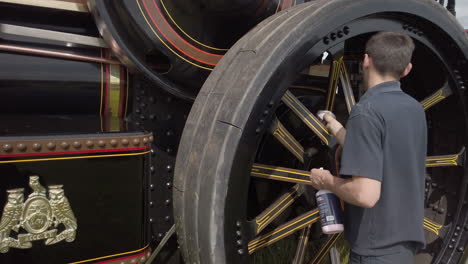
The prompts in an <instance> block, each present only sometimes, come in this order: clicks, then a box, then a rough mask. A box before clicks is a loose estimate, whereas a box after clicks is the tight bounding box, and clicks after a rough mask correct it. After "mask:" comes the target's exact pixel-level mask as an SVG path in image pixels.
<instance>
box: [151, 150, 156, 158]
mask: <svg viewBox="0 0 468 264" xmlns="http://www.w3.org/2000/svg"><path fill="white" fill-rule="evenodd" d="M154 156H156V152H155V151H154V149H151V157H154Z"/></svg>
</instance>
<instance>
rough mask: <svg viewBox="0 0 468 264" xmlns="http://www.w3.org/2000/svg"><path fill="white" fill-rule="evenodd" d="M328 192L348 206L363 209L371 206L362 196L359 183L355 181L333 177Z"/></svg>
mask: <svg viewBox="0 0 468 264" xmlns="http://www.w3.org/2000/svg"><path fill="white" fill-rule="evenodd" d="M328 190H329V191H331V192H333V193H334V194H336V195H337V196H338V197H339V198H340V199H341V200H343V201H345V202H347V203H349V204H352V205H355V206H359V207H365V208H369V207H372V206H373V204H372V203H371V202H369V199H367V197H365V195H364V194H363V190H362V186H361V185H360V182H358V181H357V180H355V179H343V178H339V177H333V182H332V184H331V186H330V187H329V189H328Z"/></svg>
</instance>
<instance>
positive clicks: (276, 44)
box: [174, 0, 468, 264]
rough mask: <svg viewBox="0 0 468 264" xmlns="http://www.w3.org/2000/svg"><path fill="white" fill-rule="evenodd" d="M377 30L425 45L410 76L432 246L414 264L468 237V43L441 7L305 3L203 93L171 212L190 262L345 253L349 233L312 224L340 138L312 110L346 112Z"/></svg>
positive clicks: (448, 259)
mask: <svg viewBox="0 0 468 264" xmlns="http://www.w3.org/2000/svg"><path fill="white" fill-rule="evenodd" d="M378 31H395V32H403V33H406V34H408V35H409V36H411V37H412V38H413V39H414V41H415V43H416V46H417V48H416V52H415V54H414V58H413V64H414V71H413V72H412V73H411V74H410V76H408V77H407V78H405V79H404V80H402V88H403V90H404V91H405V92H406V93H408V94H410V95H411V96H413V97H414V98H416V99H417V100H418V101H420V102H421V104H422V105H423V107H424V108H425V109H426V115H427V122H428V129H429V131H428V133H429V142H428V144H429V145H428V158H427V161H426V164H427V175H426V201H425V206H426V214H425V216H426V218H425V219H424V223H423V227H424V228H425V230H426V231H427V232H426V238H427V243H428V246H427V248H426V249H424V250H422V251H421V252H419V254H418V256H417V259H418V263H458V261H459V260H460V258H461V256H462V254H463V252H464V251H465V249H464V247H463V245H465V244H466V241H467V239H468V227H467V225H466V224H467V217H468V215H467V208H466V206H467V204H466V203H467V202H466V197H467V193H466V185H467V178H466V170H465V145H466V140H467V134H466V133H467V130H466V125H467V124H468V123H467V114H466V110H467V109H466V105H465V97H466V95H465V89H466V81H467V77H468V72H467V67H466V64H467V60H466V58H467V56H468V45H467V43H468V42H467V41H466V40H467V39H466V36H465V33H464V31H463V29H462V28H461V27H460V26H459V25H458V23H457V22H456V21H455V19H454V18H452V17H450V16H449V15H448V13H447V11H446V10H445V9H443V8H442V7H440V6H438V5H437V3H435V2H433V1H416V0H410V1H403V0H395V1H384V0H362V1H351V0H332V1H321V0H318V1H314V2H311V3H306V4H302V5H298V6H296V7H293V8H291V9H288V10H286V11H283V12H280V13H279V14H277V15H275V16H273V17H270V18H269V19H267V20H265V21H264V22H262V23H261V24H259V25H258V26H257V27H256V28H254V29H253V30H252V31H251V32H249V33H248V34H247V35H246V36H244V37H243V38H242V39H241V40H240V41H238V42H237V44H235V46H234V47H233V48H232V49H231V50H230V51H229V52H228V53H227V54H226V56H225V57H224V58H223V59H222V60H221V61H220V63H219V64H218V66H217V67H216V68H215V70H214V71H213V73H212V74H211V75H210V76H209V78H208V80H207V81H206V83H205V85H204V86H203V88H202V90H201V91H200V93H199V94H198V96H197V99H196V101H195V104H194V106H193V107H192V110H191V113H190V116H189V118H188V120H187V123H186V126H185V129H184V134H183V137H182V141H181V144H180V147H179V152H178V157H177V164H176V171H175V180H174V212H175V221H176V228H177V234H178V240H179V243H180V245H181V248H182V252H183V255H184V258H185V260H186V261H187V263H217V264H218V263H246V262H248V261H250V262H252V263H291V262H292V263H322V261H324V260H325V259H327V258H328V257H327V256H328V255H329V252H330V250H331V249H332V248H333V247H334V246H335V245H337V244H339V246H338V251H339V253H341V255H343V256H342V257H344V258H346V256H344V255H346V247H345V246H342V243H341V242H340V241H341V240H342V235H340V234H338V235H332V236H326V235H323V234H321V233H320V231H319V230H320V228H319V224H314V223H316V222H317V221H318V219H319V218H318V211H317V209H316V205H315V199H314V194H315V191H314V190H313V189H312V188H311V187H310V186H308V183H309V179H308V178H309V176H308V175H309V173H308V171H309V170H310V169H311V168H317V167H324V168H328V169H330V170H332V171H334V170H335V171H336V156H335V154H336V151H337V150H336V143H335V142H334V140H333V139H332V138H331V136H330V135H329V133H328V131H327V130H326V129H325V128H324V126H323V125H322V124H321V122H320V121H319V120H318V118H317V117H316V116H315V113H316V112H317V110H320V109H328V110H333V111H334V112H335V113H337V116H338V119H339V120H340V121H342V122H343V123H345V122H346V119H347V115H348V113H349V111H350V110H351V107H352V106H353V105H354V104H355V103H356V102H357V101H358V100H359V96H360V95H361V93H362V91H361V90H362V89H360V85H359V84H360V79H359V78H360V72H359V68H360V67H359V63H360V60H361V57H362V54H363V47H364V45H365V42H366V41H367V39H368V38H369V36H371V35H372V34H373V33H375V32H378ZM395 195H398V194H397V193H396V194H395ZM394 217H398V216H394ZM335 252H336V251H335ZM335 255H336V254H335Z"/></svg>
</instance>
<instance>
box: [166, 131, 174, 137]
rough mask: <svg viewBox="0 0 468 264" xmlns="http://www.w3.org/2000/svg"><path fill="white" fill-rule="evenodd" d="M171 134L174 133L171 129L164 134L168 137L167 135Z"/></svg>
mask: <svg viewBox="0 0 468 264" xmlns="http://www.w3.org/2000/svg"><path fill="white" fill-rule="evenodd" d="M173 134H174V133H173V132H172V131H171V130H168V131H167V132H166V136H168V137H169V136H172V135H173Z"/></svg>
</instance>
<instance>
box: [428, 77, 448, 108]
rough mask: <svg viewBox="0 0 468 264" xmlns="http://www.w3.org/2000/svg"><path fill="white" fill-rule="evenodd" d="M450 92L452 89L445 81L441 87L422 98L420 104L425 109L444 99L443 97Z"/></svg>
mask: <svg viewBox="0 0 468 264" xmlns="http://www.w3.org/2000/svg"><path fill="white" fill-rule="evenodd" d="M451 94H452V90H451V89H450V87H449V85H448V83H447V82H446V83H445V84H444V86H442V88H440V89H439V90H437V91H436V92H435V93H433V94H432V95H430V96H429V97H427V98H426V99H424V100H422V101H421V105H422V106H423V108H424V110H427V109H429V108H431V107H432V106H434V105H435V104H437V103H439V102H440V101H442V100H444V99H445V98H447V97H449V96H450V95H451Z"/></svg>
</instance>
